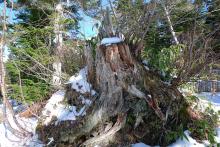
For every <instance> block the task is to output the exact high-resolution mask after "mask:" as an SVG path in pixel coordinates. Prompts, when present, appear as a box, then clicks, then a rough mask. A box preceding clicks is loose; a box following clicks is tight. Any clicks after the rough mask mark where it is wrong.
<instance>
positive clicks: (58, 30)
mask: <svg viewBox="0 0 220 147" xmlns="http://www.w3.org/2000/svg"><path fill="white" fill-rule="evenodd" d="M62 16H63V6H62V4H60V3H59V4H57V5H56V18H55V25H54V33H55V46H56V48H55V55H56V56H57V57H56V60H55V62H54V63H53V69H54V73H53V80H52V84H53V85H54V86H55V87H59V86H60V85H61V76H62V64H61V57H62V48H63V33H62V31H63V25H62V24H60V21H61V18H62Z"/></svg>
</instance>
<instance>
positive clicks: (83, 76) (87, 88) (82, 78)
mask: <svg viewBox="0 0 220 147" xmlns="http://www.w3.org/2000/svg"><path fill="white" fill-rule="evenodd" d="M87 75H88V72H87V67H85V68H83V69H81V70H80V71H79V74H78V75H77V76H75V75H74V76H72V77H70V79H69V81H68V82H67V83H66V84H70V83H71V84H72V89H75V90H76V91H77V92H80V93H82V94H83V93H87V92H88V93H91V94H92V95H94V94H95V91H94V90H92V85H91V84H89V83H88V82H87Z"/></svg>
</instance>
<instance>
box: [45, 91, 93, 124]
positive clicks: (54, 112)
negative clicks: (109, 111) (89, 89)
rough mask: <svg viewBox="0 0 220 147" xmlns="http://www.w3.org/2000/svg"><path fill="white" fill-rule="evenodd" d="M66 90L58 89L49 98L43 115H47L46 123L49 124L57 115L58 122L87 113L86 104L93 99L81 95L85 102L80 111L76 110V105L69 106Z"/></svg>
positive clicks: (73, 118) (74, 118)
mask: <svg viewBox="0 0 220 147" xmlns="http://www.w3.org/2000/svg"><path fill="white" fill-rule="evenodd" d="M64 95H65V91H61V90H59V91H57V92H56V93H54V94H53V95H52V97H51V98H50V99H49V100H48V102H47V104H46V106H45V107H44V110H43V111H42V114H43V116H45V120H44V124H45V125H48V124H49V122H51V120H52V119H53V118H54V117H55V118H57V121H56V122H60V121H65V120H76V116H80V115H85V114H86V113H85V108H86V106H88V105H90V104H91V101H90V100H88V99H85V98H84V97H80V98H81V100H82V103H83V104H85V105H84V106H83V107H82V108H81V109H80V110H79V112H77V111H76V106H67V105H66V104H65V103H64V102H63V101H64Z"/></svg>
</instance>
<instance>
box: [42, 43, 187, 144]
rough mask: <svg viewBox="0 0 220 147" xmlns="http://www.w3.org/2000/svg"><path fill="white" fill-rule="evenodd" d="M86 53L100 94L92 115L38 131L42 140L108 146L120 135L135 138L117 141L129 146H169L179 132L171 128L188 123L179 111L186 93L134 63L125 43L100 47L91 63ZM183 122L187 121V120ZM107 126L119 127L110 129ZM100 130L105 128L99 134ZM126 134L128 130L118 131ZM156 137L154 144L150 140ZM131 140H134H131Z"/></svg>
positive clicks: (91, 110) (91, 108) (89, 112)
mask: <svg viewBox="0 0 220 147" xmlns="http://www.w3.org/2000/svg"><path fill="white" fill-rule="evenodd" d="M87 51H88V52H87V53H88V54H87V55H86V57H87V60H90V61H87V64H88V65H87V66H88V67H89V68H88V69H89V71H88V73H90V74H89V77H90V81H94V83H92V84H93V85H94V86H95V89H96V90H97V92H98V93H99V97H98V99H96V101H95V102H94V104H93V106H91V107H90V108H89V110H87V115H86V116H85V117H82V118H80V119H78V120H77V121H66V122H62V123H60V124H59V125H58V126H55V125H54V124H51V125H49V126H47V127H44V126H41V127H39V128H38V132H40V134H41V135H40V138H48V137H53V138H54V140H56V142H54V143H55V144H58V145H64V144H71V145H74V146H78V145H86V146H94V145H101V146H106V145H108V144H109V143H110V142H111V143H114V142H116V138H117V137H115V135H116V136H117V133H128V132H129V133H131V136H132V137H129V136H128V135H125V136H123V135H122V136H123V137H121V138H120V139H119V138H117V139H119V140H121V141H122V140H126V142H127V143H128V144H129V142H132V141H135V140H136V139H138V140H143V141H144V142H147V143H149V144H154V143H155V144H158V143H161V144H163V145H164V144H167V143H168V142H166V141H165V140H164V135H165V134H166V131H170V130H175V129H176V127H173V126H172V125H173V124H175V125H174V126H176V125H178V124H180V123H181V121H182V118H183V117H182V115H181V114H180V112H181V111H182V109H183V107H185V106H186V103H185V101H184V99H183V96H182V94H181V93H180V92H179V91H178V90H177V89H176V88H175V87H172V86H169V85H167V84H165V83H164V82H162V81H161V80H160V78H159V77H158V76H157V75H155V74H154V73H152V72H151V71H146V70H145V69H144V67H143V66H142V65H141V64H139V63H138V62H136V61H135V60H134V59H133V58H132V55H131V53H130V49H129V47H128V45H127V44H126V43H124V42H121V43H117V44H111V45H108V46H105V45H101V46H99V47H98V48H97V50H96V58H95V61H92V62H91V60H92V59H91V51H90V50H88V48H87ZM94 64H95V65H94ZM91 73H94V75H93V77H92V74H91ZM91 79H93V80H91ZM142 91H143V92H142ZM142 107H143V109H142ZM184 114H185V113H184ZM186 116H187V114H186ZM127 117H128V119H126V118H127ZM183 119H185V120H187V118H186V117H185V116H184V118H183ZM106 122H111V123H115V124H114V125H106ZM111 123H110V124H111ZM154 125H155V126H154ZM100 126H102V127H104V129H102V132H101V133H98V134H96V135H94V133H93V132H94V131H95V130H96V129H98V128H100ZM53 127H55V128H56V130H55V131H54V129H52V128H53ZM122 128H124V129H122ZM121 129H122V130H123V131H120V132H118V131H119V130H121ZM143 130H146V131H143ZM155 130H156V131H157V132H155ZM151 135H153V136H152V137H151V138H152V139H150V140H147V139H148V138H149V136H151ZM129 138H133V139H131V140H132V141H131V140H130V139H129ZM117 144H120V143H117Z"/></svg>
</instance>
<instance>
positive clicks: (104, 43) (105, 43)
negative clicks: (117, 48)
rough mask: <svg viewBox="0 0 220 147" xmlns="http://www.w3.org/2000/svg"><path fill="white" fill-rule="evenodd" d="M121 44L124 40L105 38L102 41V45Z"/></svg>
mask: <svg viewBox="0 0 220 147" xmlns="http://www.w3.org/2000/svg"><path fill="white" fill-rule="evenodd" d="M120 42H123V40H122V39H121V38H119V37H111V38H103V39H102V41H101V44H102V45H106V46H108V45H111V44H114V43H120Z"/></svg>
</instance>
